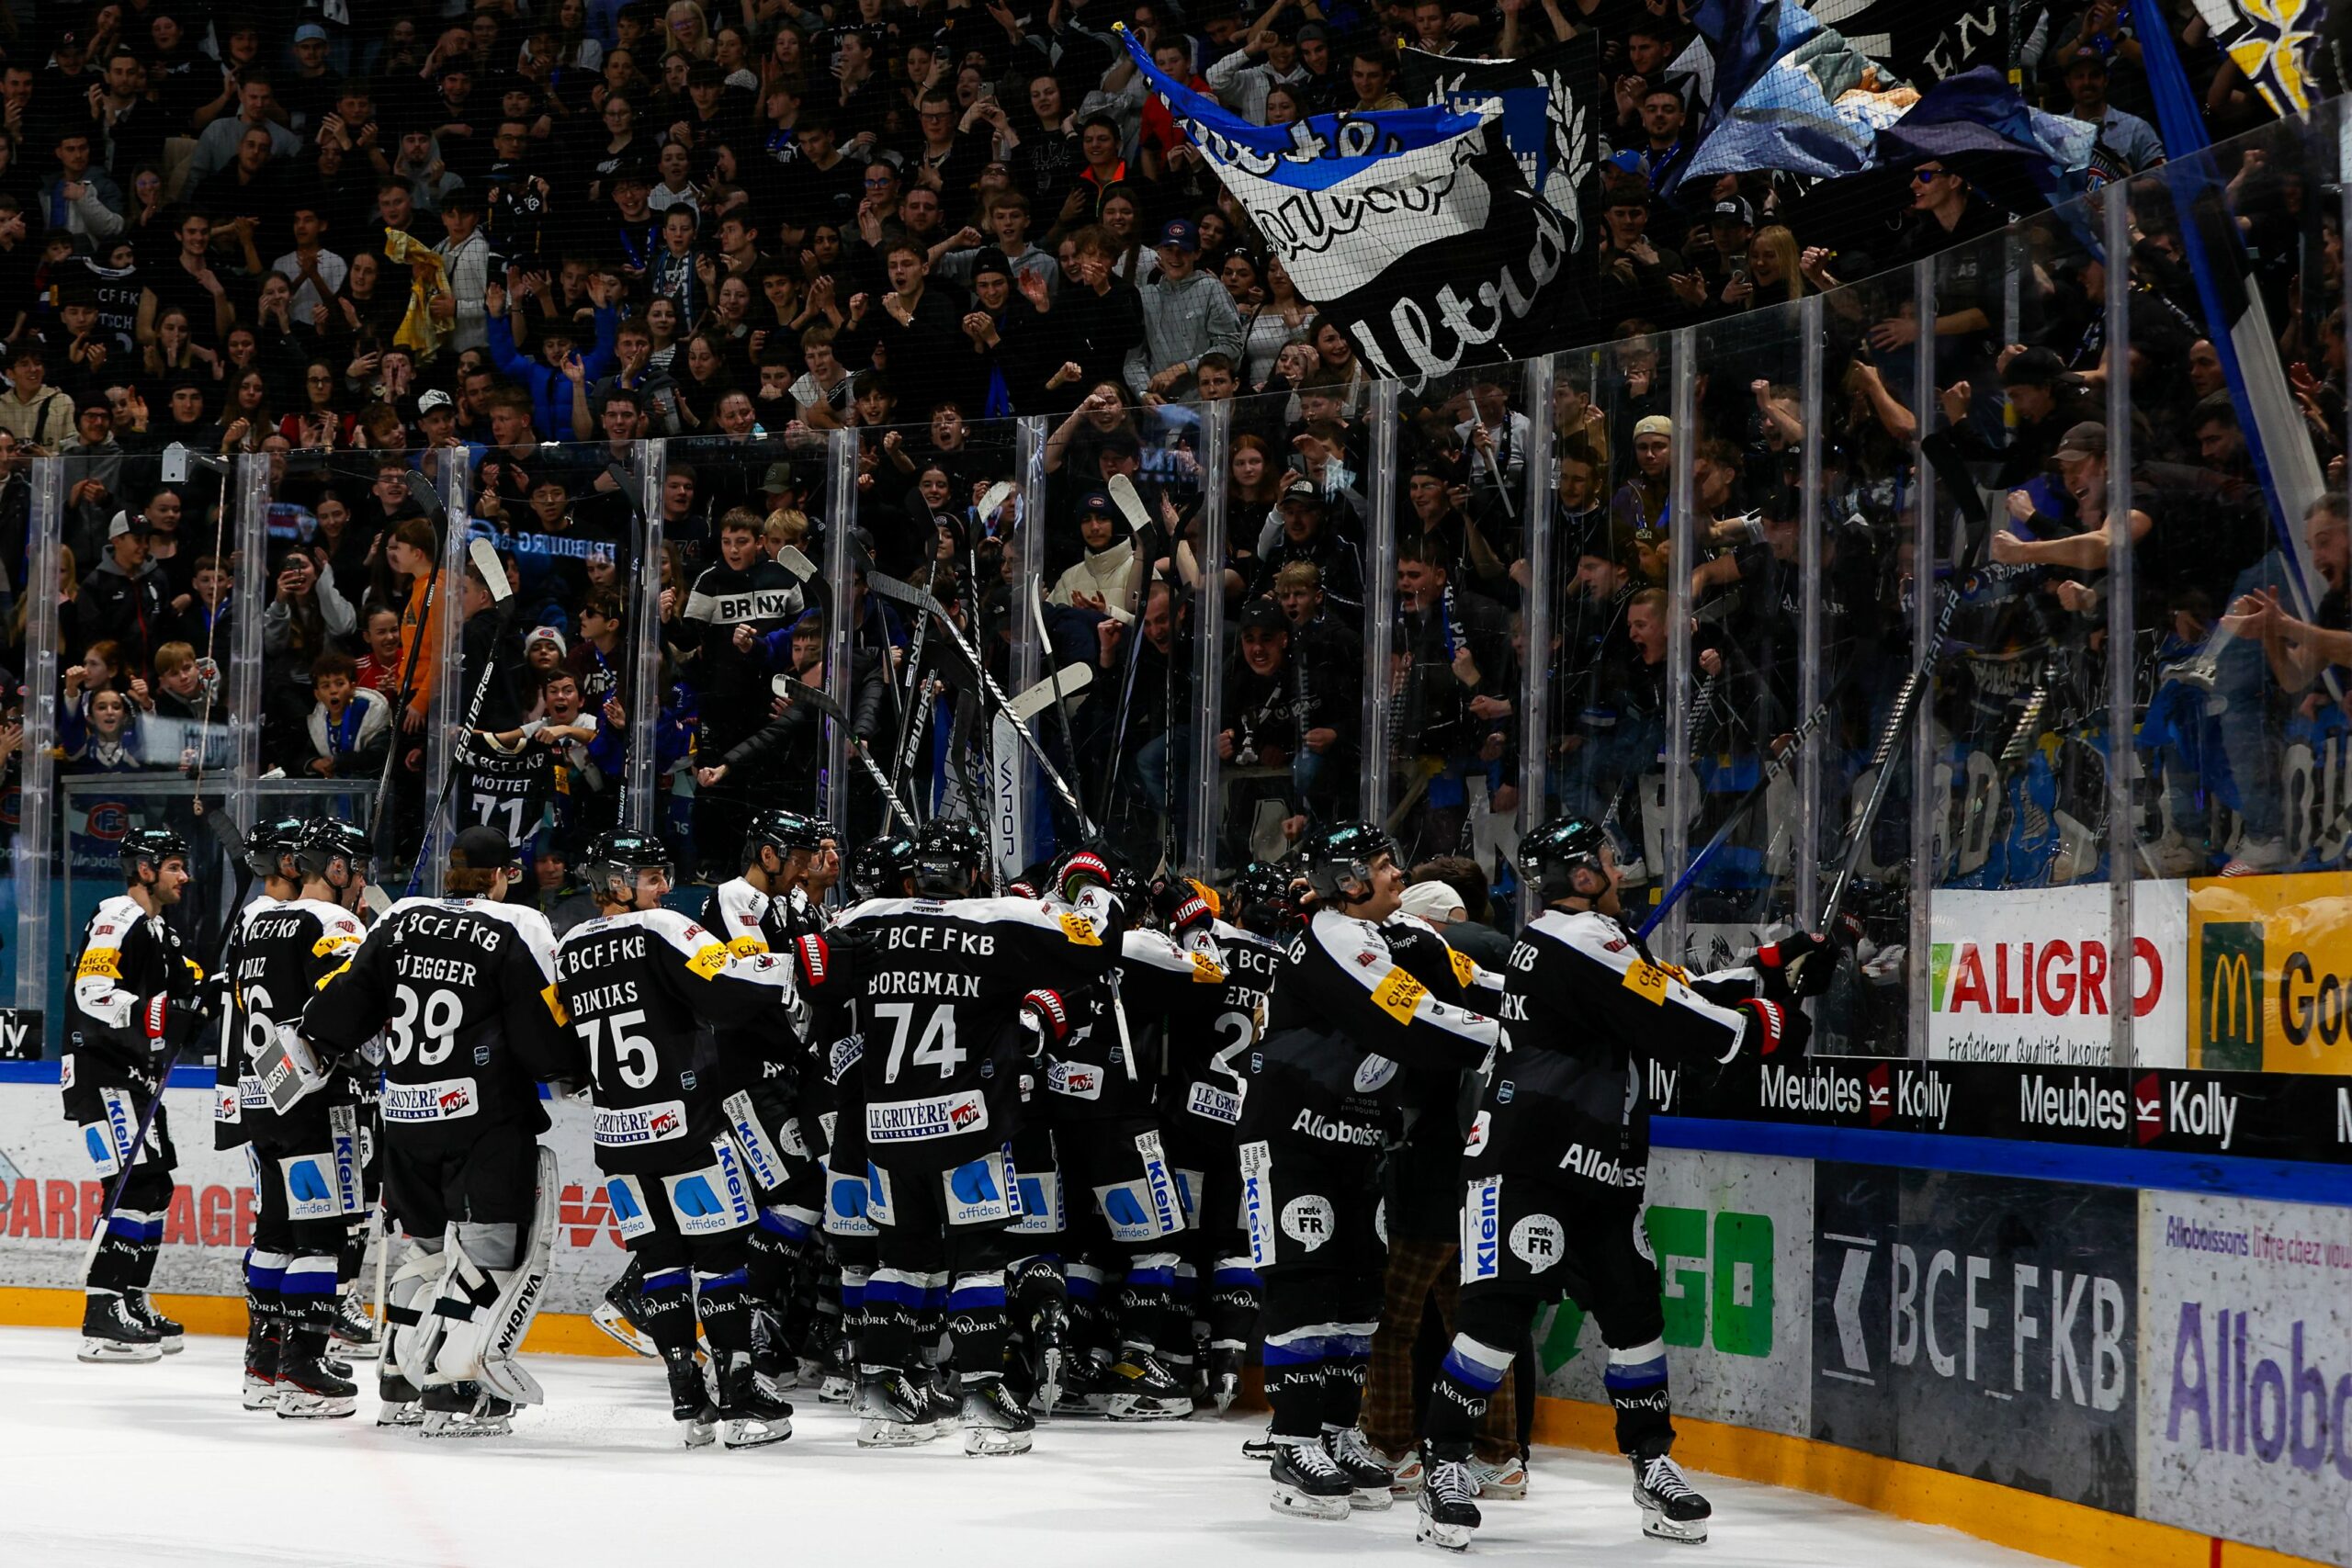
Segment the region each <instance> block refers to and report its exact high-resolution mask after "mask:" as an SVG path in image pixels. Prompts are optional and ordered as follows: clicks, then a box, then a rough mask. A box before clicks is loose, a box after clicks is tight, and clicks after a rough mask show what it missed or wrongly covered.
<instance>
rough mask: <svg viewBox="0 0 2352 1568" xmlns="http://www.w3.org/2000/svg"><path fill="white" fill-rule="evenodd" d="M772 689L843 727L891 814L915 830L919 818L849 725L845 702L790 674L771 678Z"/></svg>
mask: <svg viewBox="0 0 2352 1568" xmlns="http://www.w3.org/2000/svg"><path fill="white" fill-rule="evenodd" d="M768 690H769V691H771V692H774V693H775V694H776V695H777V696H779V697H782V698H783V699H784V700H785V701H786V703H787V704H790V703H807V704H808V705H809V706H810V707H812V708H814V709H816V710H817V714H818V716H820V718H824V719H826V720H829V721H830V722H831V723H832V724H834V725H837V726H839V727H840V729H841V732H842V739H844V740H846V741H848V742H849V753H850V755H851V756H853V757H855V758H856V759H857V760H858V761H860V762H862V763H864V764H865V771H866V773H867V774H868V775H870V776H871V777H872V778H873V780H874V783H875V786H876V788H878V789H880V790H881V792H882V803H883V805H884V806H885V807H887V808H888V811H889V813H890V815H891V816H893V817H895V818H898V819H899V821H901V822H903V823H905V824H906V825H907V831H908V832H910V833H911V832H913V831H914V830H915V828H916V825H917V824H916V822H915V819H914V818H912V817H911V816H910V815H909V814H908V813H907V811H906V809H905V808H904V807H902V806H901V805H900V804H899V792H898V791H897V790H895V789H893V788H891V787H890V781H889V780H888V778H887V777H885V776H884V775H883V773H882V770H881V768H880V767H879V766H878V765H877V764H876V762H875V761H874V754H873V753H872V752H871V751H868V750H866V749H865V741H863V740H860V739H858V738H857V732H856V731H855V730H854V729H852V728H850V727H849V716H848V715H847V714H845V713H843V712H842V705H841V704H839V703H837V702H835V701H833V696H832V694H831V692H828V691H826V690H825V689H824V688H823V687H822V686H811V685H809V683H808V682H805V681H796V680H794V679H793V678H792V677H791V676H789V675H777V676H774V677H771V678H770V680H769V681H768Z"/></svg>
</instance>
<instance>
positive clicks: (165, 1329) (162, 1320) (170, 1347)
mask: <svg viewBox="0 0 2352 1568" xmlns="http://www.w3.org/2000/svg"><path fill="white" fill-rule="evenodd" d="M122 1304H123V1308H124V1310H125V1311H127V1312H129V1313H130V1315H131V1316H132V1317H133V1318H135V1319H137V1320H138V1321H139V1322H140V1323H141V1324H143V1325H146V1327H147V1328H148V1329H150V1330H151V1331H153V1334H154V1336H155V1348H156V1349H158V1350H161V1351H162V1352H163V1353H164V1355H166V1356H176V1355H178V1354H179V1353H180V1352H181V1351H182V1350H185V1349H187V1329H186V1328H184V1327H182V1326H181V1325H178V1324H176V1323H174V1322H173V1321H172V1320H171V1319H170V1318H168V1317H165V1316H164V1314H162V1313H160V1312H157V1311H156V1310H155V1303H154V1299H153V1297H151V1296H149V1295H148V1293H147V1292H145V1291H144V1290H143V1289H142V1290H136V1291H125V1292H123V1293H122Z"/></svg>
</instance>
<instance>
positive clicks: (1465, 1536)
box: [1413, 1443, 1483, 1551]
mask: <svg viewBox="0 0 2352 1568" xmlns="http://www.w3.org/2000/svg"><path fill="white" fill-rule="evenodd" d="M1422 1463H1423V1468H1422V1472H1421V1506H1420V1519H1419V1522H1418V1523H1417V1524H1416V1525H1415V1526H1414V1528H1413V1539H1414V1540H1418V1541H1424V1542H1426V1543H1428V1544H1429V1545H1430V1546H1435V1547H1441V1548H1442V1549H1444V1550H1445V1551H1468V1550H1469V1549H1470V1538H1471V1537H1472V1536H1474V1535H1476V1533H1477V1530H1478V1526H1479V1525H1480V1524H1481V1523H1482V1522H1483V1521H1482V1519H1481V1518H1480V1517H1479V1514H1478V1501H1477V1499H1478V1481H1477V1477H1476V1476H1475V1475H1474V1474H1472V1473H1471V1469H1470V1445H1469V1444H1467V1443H1430V1444H1429V1445H1427V1446H1426V1448H1425V1450H1424V1451H1423V1454H1422Z"/></svg>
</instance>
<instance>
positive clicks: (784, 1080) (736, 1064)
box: [702, 876, 819, 1093]
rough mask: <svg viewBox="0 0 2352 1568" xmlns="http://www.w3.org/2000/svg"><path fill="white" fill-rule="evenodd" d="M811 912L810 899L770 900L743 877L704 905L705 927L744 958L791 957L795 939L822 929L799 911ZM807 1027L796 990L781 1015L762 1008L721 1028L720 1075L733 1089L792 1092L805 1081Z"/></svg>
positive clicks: (806, 1004)
mask: <svg viewBox="0 0 2352 1568" xmlns="http://www.w3.org/2000/svg"><path fill="white" fill-rule="evenodd" d="M798 891H799V890H798V889H797V888H796V889H794V890H793V893H794V894H797V892H798ZM805 908H807V900H806V899H805V898H802V899H800V900H798V902H797V904H796V901H795V898H794V897H793V895H792V894H787V895H786V896H785V897H781V898H775V897H769V896H768V895H767V894H765V893H763V892H761V891H760V890H759V889H758V888H756V887H754V886H752V885H751V883H750V882H749V881H747V880H746V879H744V878H743V877H740V876H738V877H735V878H733V879H732V880H731V881H727V882H722V883H720V884H719V885H718V886H716V887H714V888H712V889H711V890H710V897H708V898H707V899H705V900H704V901H703V907H702V924H703V929H704V930H706V931H710V932H712V933H713V934H715V935H716V936H717V937H718V940H719V941H721V942H725V943H726V944H727V950H728V952H729V953H734V954H736V955H738V956H739V957H745V958H755V957H757V956H759V955H760V954H761V953H786V954H789V953H791V952H792V950H793V939H794V938H796V937H797V936H799V935H801V934H802V932H803V931H812V930H816V929H819V928H818V927H816V926H815V925H814V924H813V923H811V922H810V921H809V919H807V917H806V916H805V915H802V914H801V913H799V911H800V910H802V909H805ZM808 1039H809V1002H808V999H807V998H804V997H802V996H800V995H799V994H798V993H797V990H796V992H795V994H794V996H793V998H792V999H791V1001H790V1002H789V1003H788V1004H787V1005H786V1007H785V1008H784V1009H783V1010H781V1011H780V1012H779V1011H775V1010H763V1012H761V1013H760V1014H759V1015H758V1016H756V1017H755V1018H754V1019H752V1021H751V1022H749V1023H746V1024H727V1025H721V1026H720V1027H719V1029H718V1065H719V1073H720V1076H721V1077H725V1078H726V1079H727V1081H728V1085H729V1088H730V1089H744V1088H749V1087H751V1086H752V1085H754V1084H765V1085H769V1086H771V1087H773V1088H778V1089H782V1090H783V1091H785V1092H786V1093H789V1092H790V1091H791V1089H793V1088H794V1087H795V1086H796V1085H797V1083H798V1082H799V1080H800V1077H801V1064H802V1060H803V1058H804V1057H805V1056H806V1055H807V1053H808V1047H807V1044H806V1042H807V1041H808Z"/></svg>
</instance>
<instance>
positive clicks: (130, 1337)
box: [75, 1291, 164, 1362]
mask: <svg viewBox="0 0 2352 1568" xmlns="http://www.w3.org/2000/svg"><path fill="white" fill-rule="evenodd" d="M161 1339H162V1336H161V1335H159V1334H157V1333H156V1332H155V1331H154V1330H153V1329H152V1328H150V1327H148V1326H147V1325H146V1324H145V1323H143V1322H141V1320H140V1319H139V1318H138V1317H137V1316H136V1315H135V1314H133V1313H132V1312H131V1310H130V1308H129V1307H127V1306H125V1305H124V1304H123V1300H122V1298H121V1297H120V1296H119V1295H117V1294H115V1292H112V1291H92V1292H90V1293H89V1294H88V1296H86V1297H85V1298H84V1300H83V1303H82V1348H81V1349H80V1350H79V1351H78V1352H76V1356H75V1359H78V1360H84V1361H91V1362H96V1361H160V1360H162V1359H164V1351H163V1347H162V1345H161V1343H160V1341H161Z"/></svg>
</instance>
